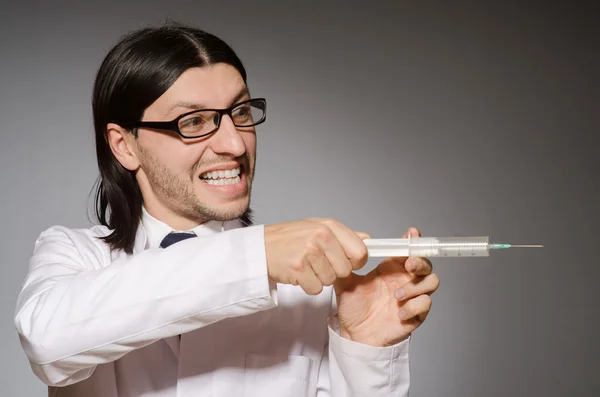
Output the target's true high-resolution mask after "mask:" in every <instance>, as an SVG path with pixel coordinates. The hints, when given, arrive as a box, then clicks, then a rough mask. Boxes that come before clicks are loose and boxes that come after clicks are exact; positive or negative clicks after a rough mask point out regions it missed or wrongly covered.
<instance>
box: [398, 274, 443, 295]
mask: <svg viewBox="0 0 600 397" xmlns="http://www.w3.org/2000/svg"><path fill="white" fill-rule="evenodd" d="M439 286H440V279H439V278H438V276H437V275H436V274H435V273H432V274H430V275H428V276H425V277H417V278H415V279H413V280H411V281H408V282H407V283H406V284H404V285H403V286H402V287H400V288H398V289H397V290H396V291H395V292H394V296H395V297H396V299H398V300H400V301H405V300H408V299H412V298H414V297H417V296H419V295H424V294H426V295H431V294H433V293H434V292H435V291H436V290H437V289H438V287H439Z"/></svg>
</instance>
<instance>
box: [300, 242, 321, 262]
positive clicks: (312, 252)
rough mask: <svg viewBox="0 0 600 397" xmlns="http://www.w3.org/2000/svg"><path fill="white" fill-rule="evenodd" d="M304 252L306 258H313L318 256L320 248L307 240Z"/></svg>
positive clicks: (315, 243)
mask: <svg viewBox="0 0 600 397" xmlns="http://www.w3.org/2000/svg"><path fill="white" fill-rule="evenodd" d="M304 250H305V253H306V255H307V256H308V257H310V258H314V257H317V256H319V254H320V252H321V247H319V244H318V243H317V242H316V241H313V240H308V241H306V247H305V249H304Z"/></svg>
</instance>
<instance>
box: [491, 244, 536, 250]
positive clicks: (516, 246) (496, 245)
mask: <svg viewBox="0 0 600 397" xmlns="http://www.w3.org/2000/svg"><path fill="white" fill-rule="evenodd" d="M543 247H544V246H543V245H512V244H490V249H493V250H495V249H502V248H543Z"/></svg>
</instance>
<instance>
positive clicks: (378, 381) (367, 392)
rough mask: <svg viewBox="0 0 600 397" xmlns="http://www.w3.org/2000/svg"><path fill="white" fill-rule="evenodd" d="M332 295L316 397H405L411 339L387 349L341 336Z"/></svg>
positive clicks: (406, 394)
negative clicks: (326, 337) (330, 312)
mask: <svg viewBox="0 0 600 397" xmlns="http://www.w3.org/2000/svg"><path fill="white" fill-rule="evenodd" d="M336 303H337V302H336V301H335V294H334V296H333V300H332V309H331V310H332V316H331V317H330V319H329V322H328V324H327V331H328V342H327V344H326V345H325V349H324V351H323V357H322V360H321V363H320V364H321V365H320V368H319V376H318V382H317V397H359V396H369V397H380V396H381V397H384V396H385V397H392V396H394V397H408V393H409V388H410V367H409V354H408V353H409V343H410V336H409V337H407V338H406V339H404V340H403V341H401V342H399V343H397V344H395V345H392V346H386V347H377V346H370V345H365V344H362V343H359V342H355V341H351V340H349V339H346V338H343V337H342V336H341V335H340V326H339V321H338V317H337V314H336V312H337V304H336Z"/></svg>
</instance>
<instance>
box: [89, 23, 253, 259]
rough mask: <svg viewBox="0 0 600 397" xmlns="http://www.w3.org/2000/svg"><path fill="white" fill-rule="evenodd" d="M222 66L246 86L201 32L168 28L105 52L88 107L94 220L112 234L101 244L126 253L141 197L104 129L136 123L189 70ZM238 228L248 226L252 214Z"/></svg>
mask: <svg viewBox="0 0 600 397" xmlns="http://www.w3.org/2000/svg"><path fill="white" fill-rule="evenodd" d="M216 63H226V64H229V65H231V66H233V67H234V68H236V69H237V71H238V72H239V73H240V75H241V76H242V78H243V80H244V82H246V77H247V76H246V70H245V69H244V66H243V65H242V62H241V61H240V59H239V58H238V57H237V55H236V54H235V52H234V51H233V49H231V47H229V45H227V44H226V43H225V42H224V41H223V40H221V39H219V38H218V37H216V36H214V35H212V34H209V33H207V32H204V31H202V30H200V29H196V28H192V27H188V26H182V25H179V24H172V23H171V24H168V25H165V26H159V27H146V28H142V29H139V30H136V31H133V32H131V33H129V34H127V35H125V36H123V37H122V38H121V40H120V41H119V42H118V43H117V44H116V45H115V46H114V47H113V48H112V49H111V50H110V51H109V52H108V54H107V55H106V57H105V58H104V61H103V62H102V64H101V66H100V68H99V70H98V73H97V75H96V80H95V82H94V90H93V98H92V107H93V114H94V129H95V134H96V156H97V159H98V168H99V171H100V175H99V177H98V180H97V182H96V184H95V186H94V190H95V194H94V215H95V216H96V218H97V220H98V221H99V222H100V223H101V224H102V225H105V226H107V227H108V228H109V229H111V233H110V234H109V235H107V236H106V237H103V240H104V241H105V242H107V243H108V244H109V245H110V247H111V249H122V250H125V251H126V252H129V253H131V252H132V251H133V245H134V243H135V235H136V231H137V228H138V226H139V222H140V219H141V215H142V203H143V200H142V193H141V191H140V188H139V186H138V183H137V180H136V179H135V176H134V174H133V172H131V171H129V170H127V169H126V168H125V167H123V166H122V165H121V164H120V163H119V162H118V161H117V159H116V158H115V156H114V155H113V153H112V151H111V149H110V146H109V144H108V140H107V130H106V126H107V124H108V123H117V124H119V123H125V122H131V121H134V120H135V121H137V120H141V118H142V115H143V114H144V111H145V110H146V108H147V107H148V106H150V105H151V104H152V103H154V101H156V100H157V99H158V98H159V97H160V96H161V95H162V94H163V93H164V92H165V91H167V89H169V87H170V86H171V85H172V84H173V83H175V81H176V80H177V79H178V78H179V76H181V74H182V73H183V72H185V71H186V70H187V69H189V68H193V67H203V66H207V65H212V64H216ZM242 223H243V224H244V225H250V224H251V223H252V219H251V211H250V210H248V211H247V212H246V214H244V215H243V216H242Z"/></svg>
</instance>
